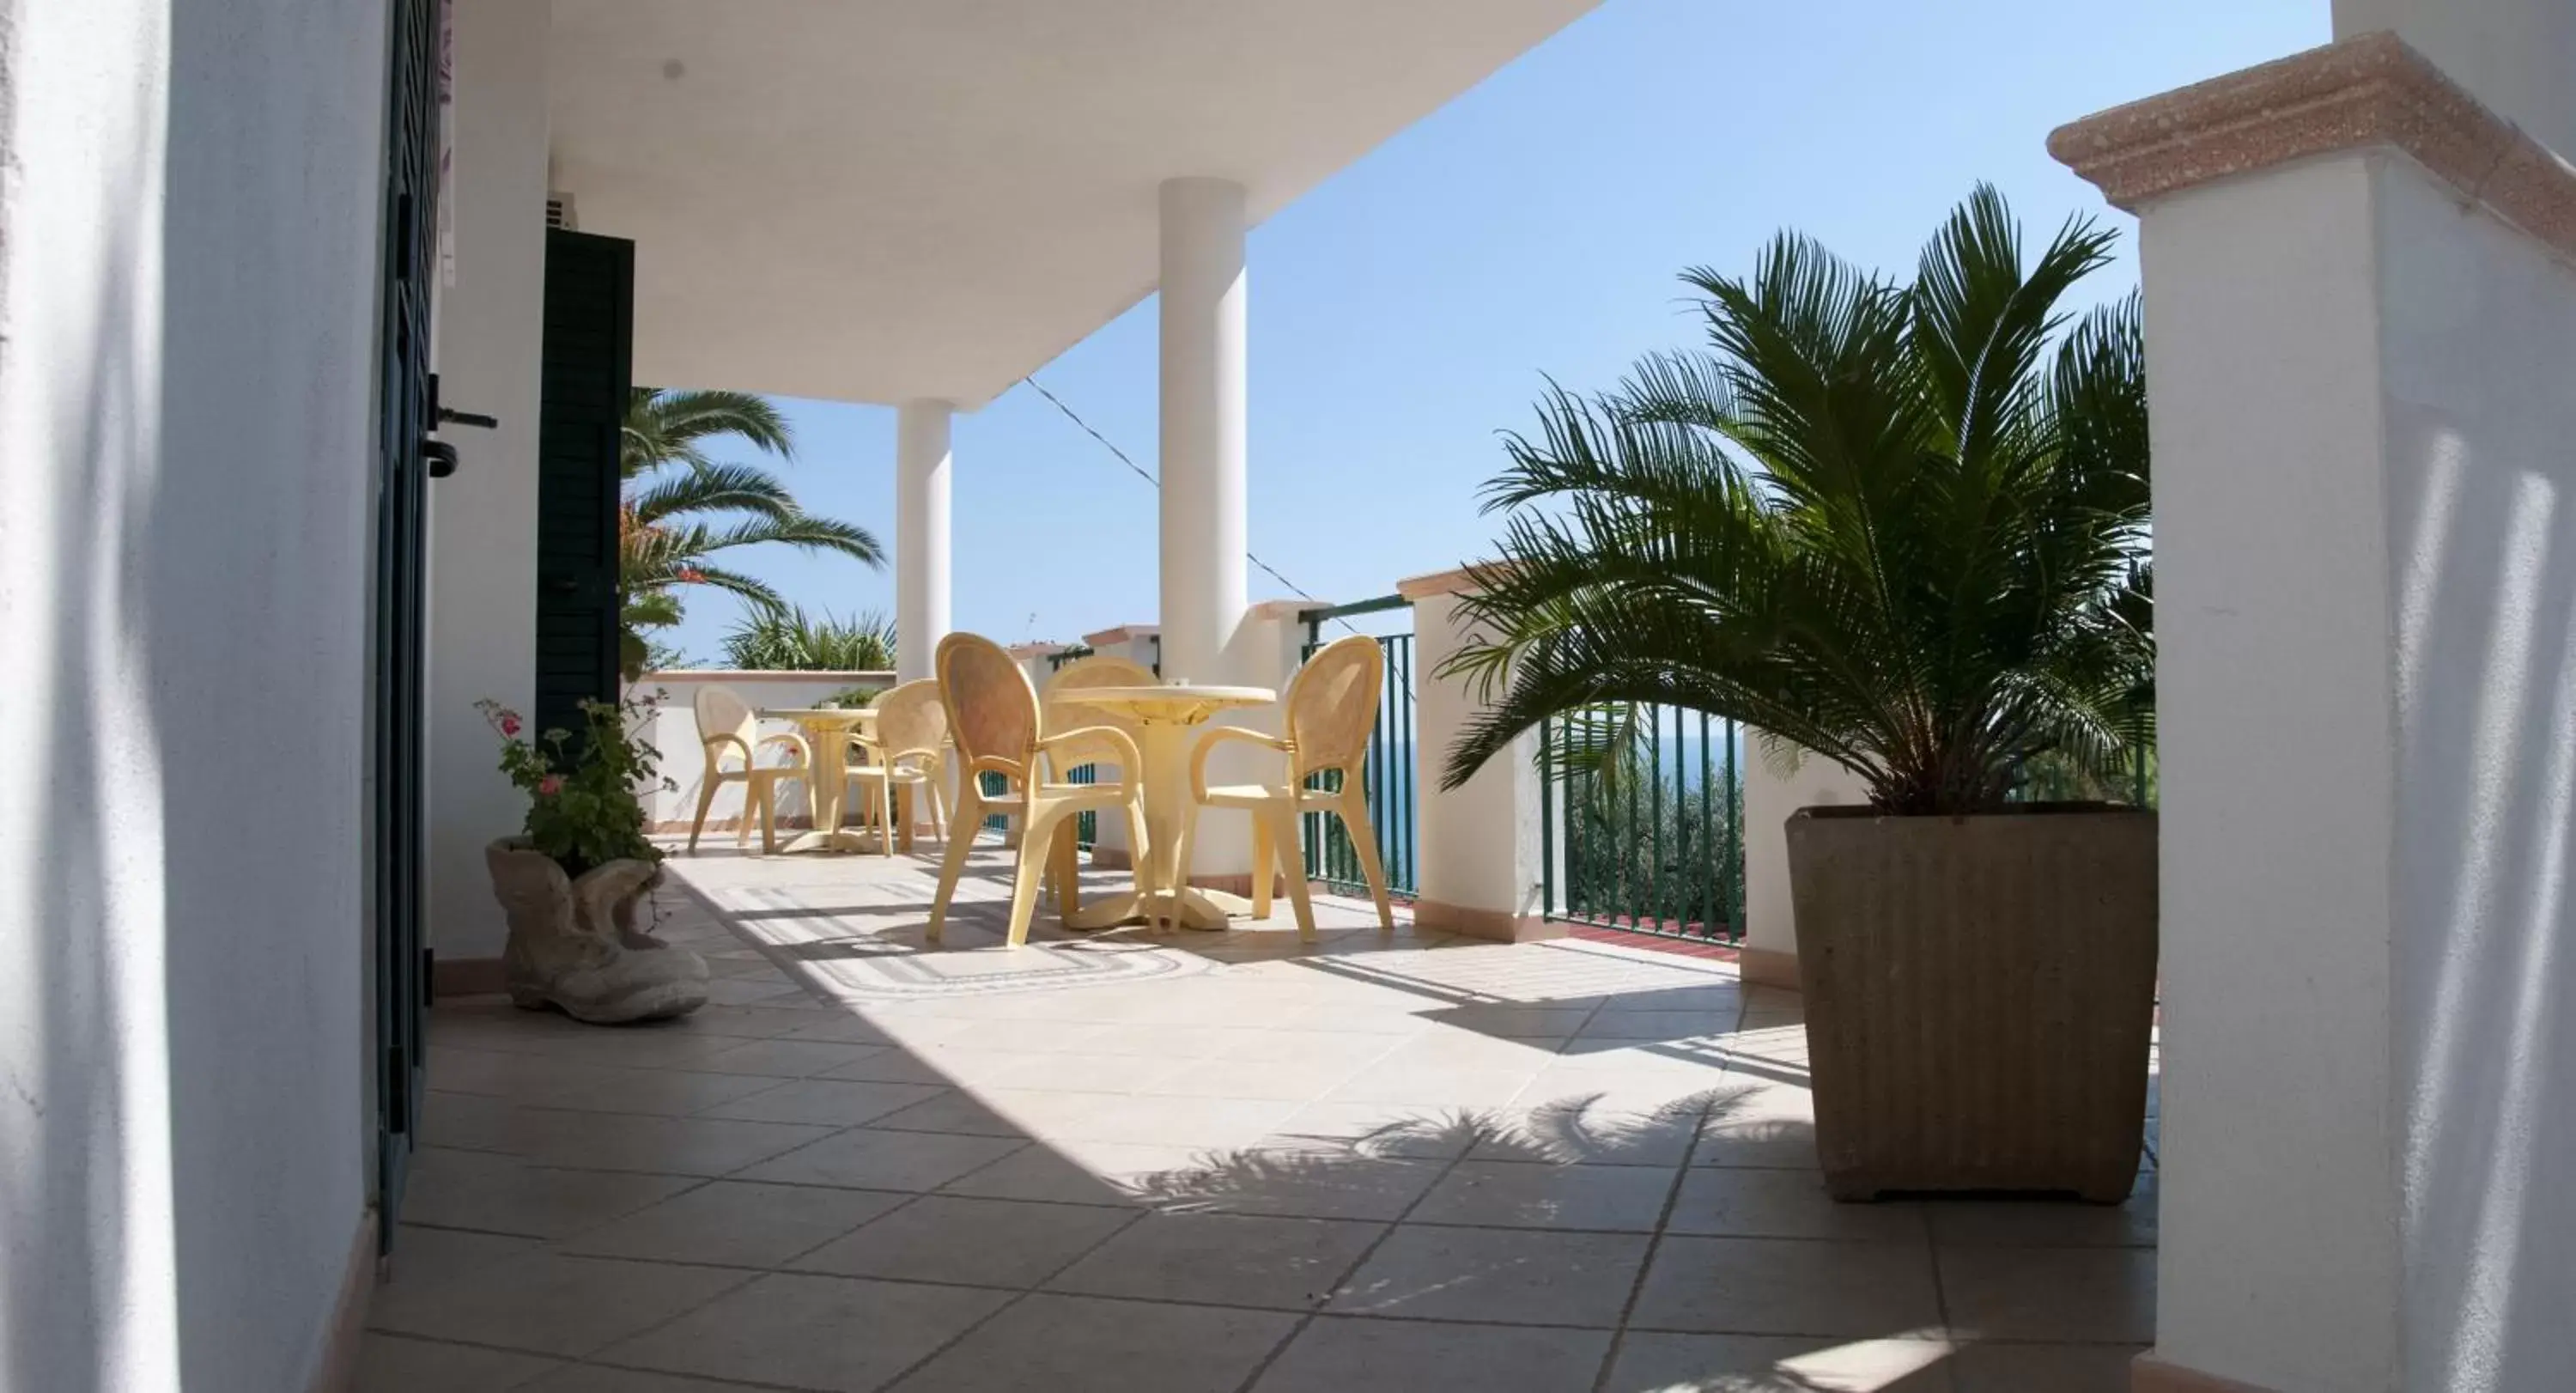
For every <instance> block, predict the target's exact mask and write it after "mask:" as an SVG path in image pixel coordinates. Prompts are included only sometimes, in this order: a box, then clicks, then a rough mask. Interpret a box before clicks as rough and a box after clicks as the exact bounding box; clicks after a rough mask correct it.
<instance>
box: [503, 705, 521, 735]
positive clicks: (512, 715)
mask: <svg viewBox="0 0 2576 1393" xmlns="http://www.w3.org/2000/svg"><path fill="white" fill-rule="evenodd" d="M501 733H502V734H503V735H507V736H511V737H513V738H515V737H516V736H517V735H518V733H519V717H518V714H517V713H516V712H512V711H504V712H502V713H501Z"/></svg>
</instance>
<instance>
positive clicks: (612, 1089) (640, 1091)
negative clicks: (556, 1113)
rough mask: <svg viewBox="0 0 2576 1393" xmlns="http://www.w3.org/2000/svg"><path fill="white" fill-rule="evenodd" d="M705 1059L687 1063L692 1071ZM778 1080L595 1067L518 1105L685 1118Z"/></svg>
mask: <svg viewBox="0 0 2576 1393" xmlns="http://www.w3.org/2000/svg"><path fill="white" fill-rule="evenodd" d="M705 1062H706V1061H705V1060H701V1059H693V1060H691V1061H689V1065H690V1069H691V1070H695V1069H696V1068H697V1067H698V1066H699V1065H701V1064H703V1063H705ZM777 1086H778V1080H776V1079H768V1078H747V1077H743V1076H740V1075H734V1074H702V1073H695V1072H687V1071H682V1070H676V1069H600V1070H595V1071H593V1077H591V1078H588V1079H585V1080H583V1081H581V1082H579V1083H575V1084H570V1085H567V1086H565V1087H563V1088H558V1089H551V1090H548V1091H546V1092H544V1093H540V1094H536V1095H533V1096H530V1097H528V1098H526V1099H524V1100H522V1101H524V1102H526V1103H528V1104H529V1105H530V1106H533V1107H543V1108H568V1109H571V1110H573V1111H576V1112H632V1113H649V1114H652V1115H654V1116H657V1117H686V1116H688V1115H689V1114H691V1113H694V1112H699V1111H702V1110H704V1109H707V1108H712V1107H715V1106H717V1105H718V1104H722V1103H730V1102H732V1101H734V1100H735V1099H738V1098H743V1097H746V1096H749V1095H751V1094H755V1093H759V1092H761V1091H763V1090H765V1089H771V1088H776V1087H777Z"/></svg>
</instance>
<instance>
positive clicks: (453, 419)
mask: <svg viewBox="0 0 2576 1393" xmlns="http://www.w3.org/2000/svg"><path fill="white" fill-rule="evenodd" d="M438 423H439V424H440V425H442V426H473V427H476V428H478V429H481V430H499V429H500V428H501V418H500V417H498V416H486V415H484V414H482V413H481V412H479V411H450V410H448V409H447V408H446V407H443V406H442V407H440V408H438Z"/></svg>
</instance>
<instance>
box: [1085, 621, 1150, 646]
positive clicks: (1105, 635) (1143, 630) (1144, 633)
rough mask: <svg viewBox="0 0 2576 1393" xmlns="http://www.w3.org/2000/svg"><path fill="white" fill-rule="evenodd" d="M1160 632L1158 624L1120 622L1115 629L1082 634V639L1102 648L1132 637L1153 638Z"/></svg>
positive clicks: (1129, 639)
mask: <svg viewBox="0 0 2576 1393" xmlns="http://www.w3.org/2000/svg"><path fill="white" fill-rule="evenodd" d="M1162 632H1163V628H1162V626H1161V625H1159V624H1121V625H1119V626H1118V627H1117V628H1115V629H1103V630H1101V631H1100V632H1099V633H1096V634H1084V635H1083V636H1082V641H1083V642H1084V643H1087V644H1089V645H1091V646H1092V647H1094V648H1103V647H1106V646H1108V645H1110V644H1113V643H1127V642H1129V641H1131V640H1134V639H1140V638H1154V637H1156V636H1158V635H1160V634H1161V633H1162Z"/></svg>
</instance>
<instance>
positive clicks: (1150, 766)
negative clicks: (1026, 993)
mask: <svg viewBox="0 0 2576 1393" xmlns="http://www.w3.org/2000/svg"><path fill="white" fill-rule="evenodd" d="M1278 699H1279V694H1278V693H1276V692H1274V691H1271V690H1270V689H1269V688H1267V687H1191V686H1182V685H1180V684H1179V683H1166V684H1164V685H1161V686H1153V687H1076V688H1070V689H1066V690H1062V691H1059V692H1057V693H1056V700H1058V701H1072V702H1080V703H1081V704H1083V705H1085V706H1096V707H1099V708H1100V709H1101V710H1103V711H1107V712H1110V713H1112V714H1114V715H1117V716H1119V717H1121V718H1123V719H1125V720H1128V721H1132V722H1134V723H1135V726H1136V745H1137V752H1138V753H1139V754H1141V755H1143V756H1144V760H1145V767H1144V768H1143V769H1141V770H1129V771H1127V776H1128V777H1130V778H1135V779H1139V780H1141V781H1142V782H1143V784H1144V787H1145V835H1146V838H1147V841H1148V842H1149V845H1148V846H1147V848H1146V852H1147V854H1146V857H1145V865H1144V871H1145V875H1144V882H1145V888H1144V889H1143V890H1142V891H1141V892H1137V891H1131V892H1129V893H1127V894H1123V895H1113V896H1111V897H1110V898H1108V899H1105V900H1101V901H1099V902H1097V903H1095V904H1089V905H1085V906H1083V907H1082V908H1081V909H1080V910H1077V911H1076V912H1075V913H1074V914H1073V915H1072V916H1071V917H1069V918H1068V919H1067V920H1066V921H1065V923H1066V927H1068V928H1074V929H1105V928H1108V927H1110V926H1112V925H1115V924H1125V923H1130V922H1135V921H1144V922H1147V923H1152V924H1158V925H1168V924H1177V925H1180V926H1181V927H1183V928H1191V929H1222V928H1224V927H1225V919H1226V916H1227V915H1229V914H1234V915H1243V914H1248V913H1250V912H1251V910H1252V905H1251V904H1250V902H1248V901H1246V900H1245V899H1244V898H1243V897H1242V896H1240V895H1227V894H1222V893H1220V892H1218V891H1214V890H1200V889H1194V888H1192V887H1191V885H1190V868H1189V863H1188V860H1187V859H1186V857H1185V856H1184V855H1183V850H1184V848H1183V847H1182V845H1181V834H1182V831H1183V829H1184V828H1186V827H1188V826H1189V822H1190V819H1191V817H1192V816H1194V815H1195V813H1196V811H1197V810H1196V809H1195V808H1193V807H1192V806H1191V801H1192V800H1191V796H1190V753H1191V747H1192V746H1193V745H1194V744H1195V738H1194V732H1195V731H1196V730H1197V728H1198V727H1200V726H1202V725H1205V724H1206V723H1207V722H1208V721H1209V720H1210V719H1212V718H1214V717H1215V716H1216V715H1217V714H1218V713H1219V712H1222V711H1231V710H1235V709H1237V708H1240V707H1245V706H1267V705H1269V704H1270V703H1271V702H1274V701H1277V700H1278ZM1118 815H1119V814H1118V813H1117V812H1115V811H1114V810H1112V809H1107V808H1104V809H1102V810H1101V816H1103V817H1116V816H1118Z"/></svg>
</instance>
